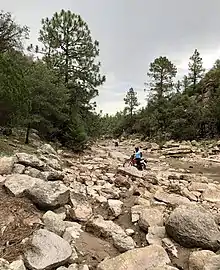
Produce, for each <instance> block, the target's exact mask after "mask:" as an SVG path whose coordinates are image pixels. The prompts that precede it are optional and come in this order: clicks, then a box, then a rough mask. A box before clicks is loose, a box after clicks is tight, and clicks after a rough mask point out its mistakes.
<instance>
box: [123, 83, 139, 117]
mask: <svg viewBox="0 0 220 270" xmlns="http://www.w3.org/2000/svg"><path fill="white" fill-rule="evenodd" d="M124 102H125V105H126V107H125V110H126V111H128V112H129V115H130V117H131V118H132V117H133V114H134V111H135V109H136V108H137V107H138V106H139V103H138V98H137V92H135V91H134V89H133V88H132V87H131V88H130V89H129V90H128V92H127V94H126V97H125V98H124Z"/></svg>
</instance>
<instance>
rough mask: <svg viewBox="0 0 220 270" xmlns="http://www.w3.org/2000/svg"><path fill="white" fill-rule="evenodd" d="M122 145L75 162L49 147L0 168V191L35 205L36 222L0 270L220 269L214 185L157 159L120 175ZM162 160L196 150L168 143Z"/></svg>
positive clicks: (218, 193) (219, 188) (219, 193)
mask: <svg viewBox="0 0 220 270" xmlns="http://www.w3.org/2000/svg"><path fill="white" fill-rule="evenodd" d="M126 145H128V144H126V143H124V144H123V143H120V144H119V146H118V147H117V149H116V148H114V146H111V145H110V144H108V142H104V143H103V144H99V145H96V146H93V147H92V149H91V150H88V151H86V152H85V153H84V154H83V155H82V156H81V155H80V156H76V155H73V154H71V153H67V152H65V151H59V152H58V153H59V154H58V153H57V152H56V151H55V150H54V149H53V148H52V147H51V146H50V145H48V144H46V145H44V146H43V147H41V148H40V149H39V150H38V151H37V152H36V154H35V155H30V154H27V153H17V154H16V155H14V156H13V157H3V158H1V159H0V175H1V177H0V183H1V186H0V187H1V188H4V189H5V190H6V191H7V192H8V193H9V194H10V196H14V197H15V198H18V199H19V198H21V197H24V198H26V199H27V200H29V201H30V202H31V203H33V204H34V205H35V206H36V207H37V208H38V209H39V211H41V212H40V213H41V220H40V221H38V223H39V227H36V228H35V229H34V230H33V233H32V234H31V235H30V236H29V238H28V239H23V241H22V243H23V244H24V247H25V248H24V252H23V249H21V252H20V256H18V257H17V258H16V260H15V261H13V262H12V261H10V263H9V262H7V261H6V260H5V259H1V260H0V269H3V270H25V269H31V270H32V269H33V270H50V269H51V270H52V269H58V270H66V269H69V270H74V269H76V270H88V269H90V270H91V269H92V270H93V269H99V270H110V269H118V270H125V269H126V270H129V269H130V270H132V269H137V270H142V269H143V270H144V269H145V270H148V269H149V270H161V269H167V270H175V269H191V270H193V269H198V270H199V269H201V270H204V269H206V270H208V269H219V268H214V267H219V261H220V260H219V255H217V254H216V253H214V252H216V251H218V250H219V249H220V232H219V228H218V224H219V221H220V220H219V213H220V211H219V207H220V205H219V202H220V185H219V184H218V183H215V182H214V181H212V180H211V179H209V178H207V177H205V176H201V175H198V174H189V173H188V172H187V171H186V170H184V169H180V170H170V169H169V165H168V164H167V163H166V158H165V159H160V158H158V156H157V155H155V156H154V157H151V159H149V162H148V167H149V168H151V170H146V171H142V172H139V171H137V170H136V169H135V168H130V167H122V164H123V162H124V160H125V159H126V158H128V157H129V152H128V151H129V147H128V150H127V146H126ZM187 147H188V146H187ZM174 148H175V151H174ZM148 149H149V145H148ZM151 149H157V150H156V151H159V150H158V148H157V147H156V145H153V146H152V145H151ZM187 149H188V150H187ZM189 149H190V150H189ZM153 151H154V150H153ZM161 151H162V152H163V154H164V155H165V156H175V157H177V156H179V154H180V153H181V155H182V154H183V153H192V152H193V151H194V150H192V148H190V147H188V148H184V147H181V146H180V145H179V144H178V145H175V144H174V143H167V144H166V145H165V146H164V147H163V148H162V150H161ZM181 151H182V152H181ZM187 151H188V152H187ZM157 153H158V152H157ZM160 154H161V153H160ZM15 214H16V213H13V212H12V219H13V215H15ZM5 230H6V231H7V224H6V228H5V229H3V230H2V231H1V232H0V233H2V234H4V232H5ZM15 230H16V226H15ZM0 239H1V237H0ZM25 243H26V245H25ZM27 243H28V244H27ZM8 244H9V245H10V243H8ZM198 248H200V249H203V250H199V251H198V250H197V249H198ZM186 249H188V255H187V256H185V257H187V258H188V257H189V259H184V260H182V259H181V256H180V255H179V254H181V253H182V252H183V251H184V250H186ZM1 250H3V251H2V252H4V250H7V245H6V246H1V244H0V252H1ZM0 254H3V253H0ZM3 255H4V256H3ZM3 255H2V257H4V258H6V259H7V253H5V254H3ZM216 265H218V266H216ZM176 267H177V268H176Z"/></svg>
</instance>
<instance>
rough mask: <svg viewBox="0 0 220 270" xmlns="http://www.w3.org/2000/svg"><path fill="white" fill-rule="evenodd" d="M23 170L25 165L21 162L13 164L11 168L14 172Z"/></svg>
mask: <svg viewBox="0 0 220 270" xmlns="http://www.w3.org/2000/svg"><path fill="white" fill-rule="evenodd" d="M24 171H25V166H24V165H22V164H15V165H14V168H13V173H14V174H22V173H24Z"/></svg>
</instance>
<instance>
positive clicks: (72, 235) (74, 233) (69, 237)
mask: <svg viewBox="0 0 220 270" xmlns="http://www.w3.org/2000/svg"><path fill="white" fill-rule="evenodd" d="M71 223H72V224H71V226H70V227H67V228H66V230H65V232H64V235H63V239H65V240H66V241H67V242H68V243H70V244H72V243H75V241H76V239H78V238H79V237H80V235H81V233H82V232H83V231H82V229H81V227H82V226H81V225H80V224H78V223H76V222H71Z"/></svg>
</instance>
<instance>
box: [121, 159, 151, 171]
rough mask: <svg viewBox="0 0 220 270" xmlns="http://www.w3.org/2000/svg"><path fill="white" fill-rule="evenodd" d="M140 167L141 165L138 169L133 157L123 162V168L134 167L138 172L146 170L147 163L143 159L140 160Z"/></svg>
mask: <svg viewBox="0 0 220 270" xmlns="http://www.w3.org/2000/svg"><path fill="white" fill-rule="evenodd" d="M140 165H141V167H139V168H138V166H137V162H136V159H135V158H134V155H132V156H131V157H130V158H129V159H128V160H125V162H124V164H123V167H130V166H134V167H136V168H137V169H138V170H140V171H142V170H146V168H147V162H146V160H145V159H143V158H141V160H140Z"/></svg>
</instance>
